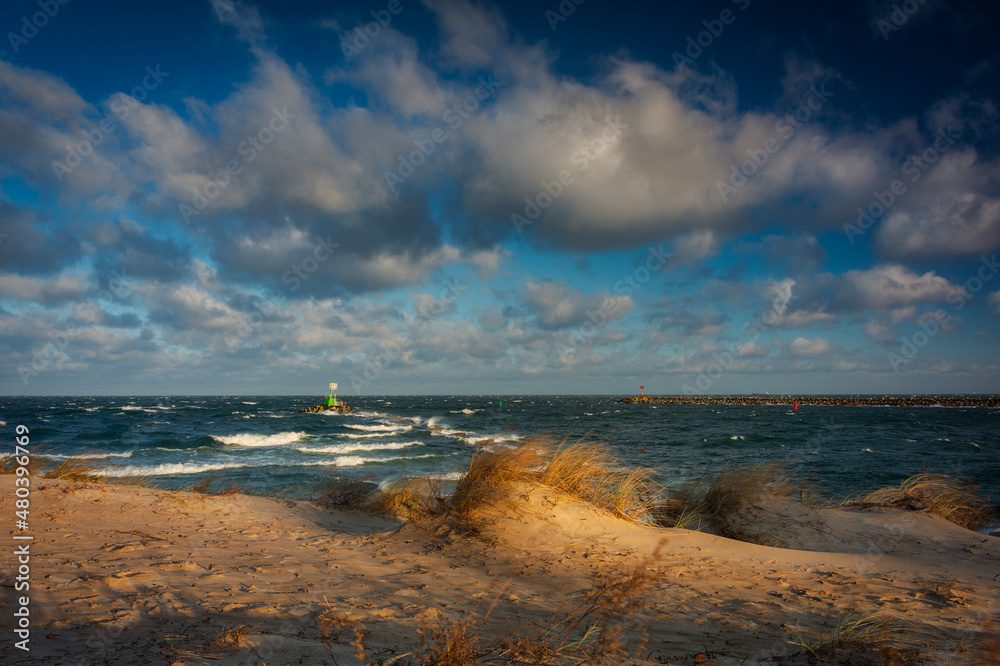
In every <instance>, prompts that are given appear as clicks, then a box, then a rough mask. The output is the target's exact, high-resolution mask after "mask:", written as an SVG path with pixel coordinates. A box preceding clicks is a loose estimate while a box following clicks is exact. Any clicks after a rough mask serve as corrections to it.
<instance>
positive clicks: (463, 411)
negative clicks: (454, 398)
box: [448, 407, 483, 414]
mask: <svg viewBox="0 0 1000 666" xmlns="http://www.w3.org/2000/svg"><path fill="white" fill-rule="evenodd" d="M481 411H483V410H481V409H469V408H468V407H466V408H465V409H453V410H451V411H450V412H448V413H449V414H475V413H476V412H481Z"/></svg>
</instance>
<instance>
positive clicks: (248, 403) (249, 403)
mask: <svg viewBox="0 0 1000 666" xmlns="http://www.w3.org/2000/svg"><path fill="white" fill-rule="evenodd" d="M240 402H242V403H243V404H244V405H256V404H257V403H256V402H249V401H247V400H241V401H240Z"/></svg>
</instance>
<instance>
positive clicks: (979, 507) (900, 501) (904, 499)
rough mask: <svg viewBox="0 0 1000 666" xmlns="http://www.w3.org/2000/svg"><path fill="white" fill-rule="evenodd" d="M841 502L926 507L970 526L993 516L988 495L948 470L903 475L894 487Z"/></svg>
mask: <svg viewBox="0 0 1000 666" xmlns="http://www.w3.org/2000/svg"><path fill="white" fill-rule="evenodd" d="M844 506H848V507H858V508H861V509H871V508H892V509H904V510H907V511H926V512H928V513H932V514H934V515H937V516H941V517H942V518H945V519H946V520H949V521H951V522H953V523H955V524H956V525H960V526H961V527H965V528H967V529H970V530H978V529H982V528H983V527H986V526H987V525H989V524H990V521H992V520H993V518H994V517H995V514H994V511H993V508H992V505H991V503H990V498H989V497H983V496H981V495H979V487H978V486H974V485H972V484H971V483H968V482H966V481H963V480H961V479H958V478H956V477H954V476H951V475H948V474H932V473H930V472H922V473H920V474H916V475H914V476H911V477H909V478H907V479H904V480H903V482H902V483H900V484H899V486H898V487H888V488H881V489H879V490H876V491H874V492H870V493H866V494H863V495H860V496H858V497H854V498H851V499H849V500H847V501H846V502H844Z"/></svg>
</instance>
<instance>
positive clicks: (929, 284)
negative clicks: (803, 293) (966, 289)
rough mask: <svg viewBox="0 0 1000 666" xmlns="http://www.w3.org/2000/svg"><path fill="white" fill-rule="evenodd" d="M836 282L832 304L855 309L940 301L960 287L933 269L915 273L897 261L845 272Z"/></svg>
mask: <svg viewBox="0 0 1000 666" xmlns="http://www.w3.org/2000/svg"><path fill="white" fill-rule="evenodd" d="M838 282H839V284H838V287H839V289H838V292H837V294H836V296H835V305H838V306H841V307H853V308H857V309H879V310H880V309H886V308H898V307H900V306H907V305H911V304H914V303H928V302H934V301H943V300H945V299H946V298H947V297H948V295H949V294H952V293H954V292H956V291H958V289H959V287H958V286H956V285H953V284H951V283H950V282H948V280H947V279H945V278H943V277H941V276H940V275H937V274H936V273H934V272H933V271H928V272H926V273H923V274H918V273H915V272H913V271H912V270H910V269H908V268H906V267H904V266H900V265H896V264H891V265H883V266H876V267H875V268H872V269H869V270H863V271H862V270H852V271H848V272H847V273H845V274H844V275H843V276H842V277H841V278H840V279H839V281H838Z"/></svg>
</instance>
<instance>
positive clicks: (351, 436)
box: [343, 431, 402, 439]
mask: <svg viewBox="0 0 1000 666" xmlns="http://www.w3.org/2000/svg"><path fill="white" fill-rule="evenodd" d="M400 432H402V431H400ZM396 434H397V433H395V432H366V433H355V432H348V433H344V435H343V436H344V437H347V438H348V439H371V438H372V437H392V436H394V435H396Z"/></svg>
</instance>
